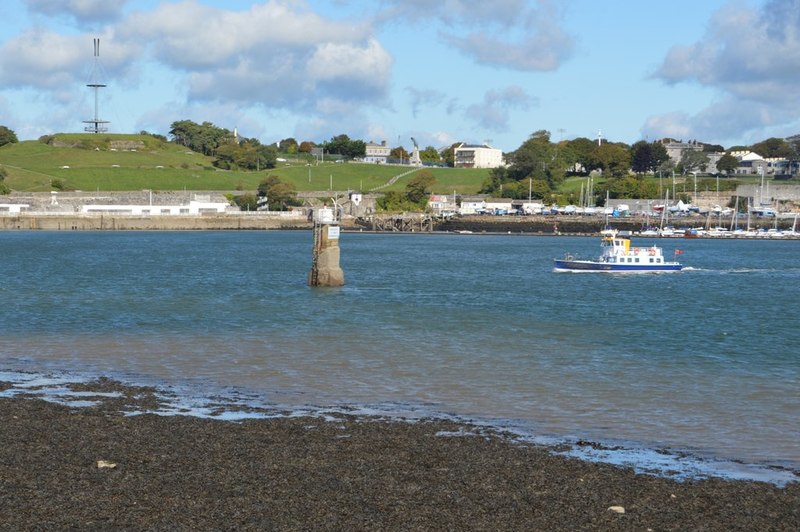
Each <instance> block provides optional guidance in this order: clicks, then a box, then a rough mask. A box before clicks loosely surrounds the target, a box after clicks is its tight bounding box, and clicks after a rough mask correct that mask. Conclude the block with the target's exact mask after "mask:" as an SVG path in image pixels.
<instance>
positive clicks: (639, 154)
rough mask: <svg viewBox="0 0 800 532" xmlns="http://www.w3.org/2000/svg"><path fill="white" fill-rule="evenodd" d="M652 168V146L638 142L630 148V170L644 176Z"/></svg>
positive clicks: (641, 141) (644, 141)
mask: <svg viewBox="0 0 800 532" xmlns="http://www.w3.org/2000/svg"><path fill="white" fill-rule="evenodd" d="M652 168H653V145H652V144H650V143H649V142H647V141H646V140H640V141H639V142H636V143H634V144H633V146H631V170H633V171H634V172H636V173H637V174H644V173H646V172H649V171H650V170H651V169H652Z"/></svg>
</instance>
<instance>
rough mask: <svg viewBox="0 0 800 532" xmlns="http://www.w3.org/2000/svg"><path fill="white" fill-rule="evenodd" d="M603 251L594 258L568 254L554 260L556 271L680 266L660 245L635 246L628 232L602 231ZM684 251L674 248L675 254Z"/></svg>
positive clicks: (649, 269) (665, 269)
mask: <svg viewBox="0 0 800 532" xmlns="http://www.w3.org/2000/svg"><path fill="white" fill-rule="evenodd" d="M600 247H601V249H602V253H601V254H600V256H599V257H598V258H597V259H596V260H591V259H579V258H577V257H575V256H573V255H571V254H569V253H568V254H567V255H566V256H565V257H564V258H563V259H555V267H554V268H553V271H556V272H629V273H647V272H678V271H681V269H682V268H683V265H682V264H681V263H679V262H677V261H675V260H674V259H673V260H671V261H670V260H667V259H666V258H665V257H664V253H663V252H662V250H661V248H660V247H657V246H650V247H635V246H632V245H631V239H630V237H629V236H627V235H621V234H620V233H618V232H616V231H611V232H604V234H603V235H602V238H601V240H600ZM681 253H683V252H682V251H681V250H679V249H676V250H675V255H674V256H675V257H677V256H678V255H680V254H681Z"/></svg>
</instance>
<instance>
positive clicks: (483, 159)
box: [453, 142, 503, 168]
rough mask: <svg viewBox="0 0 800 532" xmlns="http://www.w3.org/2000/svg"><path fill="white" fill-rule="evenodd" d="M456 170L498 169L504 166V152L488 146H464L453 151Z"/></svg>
mask: <svg viewBox="0 0 800 532" xmlns="http://www.w3.org/2000/svg"><path fill="white" fill-rule="evenodd" d="M453 166H455V167H456V168H497V167H499V166H503V151H502V150H498V149H497V148H492V147H491V146H489V145H488V144H464V143H463V142H462V143H461V144H460V145H459V146H457V147H456V148H454V149H453Z"/></svg>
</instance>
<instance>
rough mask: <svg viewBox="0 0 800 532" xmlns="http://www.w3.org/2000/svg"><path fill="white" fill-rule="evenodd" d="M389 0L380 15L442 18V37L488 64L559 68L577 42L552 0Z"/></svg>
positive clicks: (384, 17) (529, 68) (526, 68)
mask: <svg viewBox="0 0 800 532" xmlns="http://www.w3.org/2000/svg"><path fill="white" fill-rule="evenodd" d="M384 4H386V5H388V6H389V7H388V8H386V9H385V10H384V11H383V12H382V13H381V14H380V15H379V16H378V19H379V20H384V21H396V20H397V19H398V18H407V19H412V20H415V21H417V20H420V21H422V20H425V21H430V20H432V19H436V20H439V21H441V23H442V25H443V27H442V28H440V30H439V31H440V35H441V37H442V40H443V41H444V42H445V43H447V44H449V45H450V46H452V47H453V48H455V49H457V50H459V51H461V52H462V53H463V54H465V55H466V56H468V57H470V58H472V59H473V60H474V61H475V62H477V63H480V64H484V65H489V66H498V67H505V68H510V69H514V70H522V71H549V70H555V69H557V68H558V67H560V66H561V65H562V64H563V63H564V62H565V61H567V60H568V59H569V58H570V57H571V56H572V54H573V52H574V48H575V39H574V37H573V36H572V35H570V34H569V33H568V32H567V31H566V30H565V29H564V27H563V20H562V18H563V16H562V13H561V12H560V11H559V9H558V8H557V7H556V6H555V3H554V2H553V1H552V0H537V1H536V2H528V1H524V0H499V1H496V2H485V1H479V0H451V1H449V2H443V3H436V4H432V5H431V4H429V3H428V2H425V1H423V0H412V1H399V0H391V1H387V2H384ZM423 14H424V17H425V18H424V19H423V18H422V16H423ZM498 36H502V37H498Z"/></svg>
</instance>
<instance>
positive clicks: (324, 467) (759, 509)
mask: <svg viewBox="0 0 800 532" xmlns="http://www.w3.org/2000/svg"><path fill="white" fill-rule="evenodd" d="M9 386H10V385H9V383H3V382H0V392H2V391H4V390H7V389H8V388H9ZM70 388H71V389H72V391H73V392H76V393H84V394H87V395H91V394H98V395H103V396H104V398H103V399H102V400H101V401H97V402H96V403H94V404H92V405H91V406H83V407H80V408H76V407H71V406H69V405H63V404H57V403H53V402H49V401H45V400H42V399H40V398H37V397H35V396H34V395H31V396H29V397H26V396H24V395H23V396H14V397H11V398H2V399H0V424H2V427H3V429H2V431H0V530H66V529H79V530H298V529H304V530H312V529H313V530H434V529H436V530H441V529H451V530H456V529H458V530H798V529H800V484H798V483H789V484H787V485H786V486H784V487H776V486H774V485H771V484H767V483H761V482H745V481H727V480H720V479H706V480H691V481H681V482H678V481H675V480H672V479H669V478H661V477H657V476H651V475H644V474H636V473H635V472H633V471H632V470H630V469H626V468H621V467H617V466H613V465H608V464H598V463H589V462H584V461H581V460H577V459H571V458H566V457H563V456H557V455H554V454H553V452H552V451H553V449H549V448H546V447H542V446H533V445H521V444H519V443H518V442H514V441H513V439H509V438H506V437H504V435H503V434H501V433H493V432H491V431H487V430H485V429H481V428H479V427H476V426H471V425H470V424H469V423H454V422H449V421H442V420H430V421H424V420H423V421H418V422H414V423H411V422H403V421H402V420H399V421H393V422H389V421H385V420H375V419H370V418H369V417H363V416H350V415H347V414H340V415H337V416H327V417H324V418H323V417H281V416H278V417H272V418H265V419H246V420H241V421H236V422H232V421H225V420H221V419H213V418H211V419H209V418H199V417H192V416H183V415H172V416H164V415H157V414H154V413H152V412H156V411H157V410H158V406H159V398H158V394H157V393H156V390H155V389H153V388H146V387H144V388H143V387H132V386H127V385H123V384H120V383H118V382H116V381H113V380H108V379H99V380H96V381H91V382H88V383H83V384H76V383H73V384H71V385H70Z"/></svg>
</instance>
